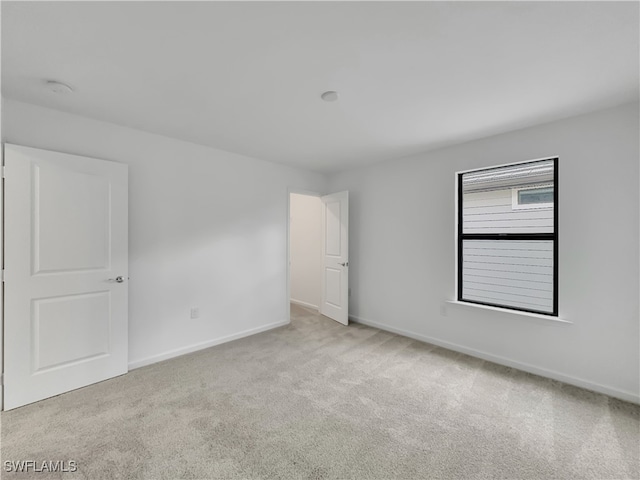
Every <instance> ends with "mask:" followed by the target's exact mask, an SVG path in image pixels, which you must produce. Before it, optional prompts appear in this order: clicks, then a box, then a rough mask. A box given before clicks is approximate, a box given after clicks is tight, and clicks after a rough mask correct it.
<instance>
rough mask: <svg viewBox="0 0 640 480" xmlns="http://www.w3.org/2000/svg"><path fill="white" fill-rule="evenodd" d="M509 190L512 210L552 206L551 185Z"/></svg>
mask: <svg viewBox="0 0 640 480" xmlns="http://www.w3.org/2000/svg"><path fill="white" fill-rule="evenodd" d="M511 192H512V195H511V207H512V208H513V209H514V210H527V209H532V208H553V185H536V186H533V187H519V188H512V189H511Z"/></svg>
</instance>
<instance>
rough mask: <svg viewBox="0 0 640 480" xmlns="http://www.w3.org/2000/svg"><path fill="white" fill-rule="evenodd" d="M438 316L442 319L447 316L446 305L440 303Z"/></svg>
mask: <svg viewBox="0 0 640 480" xmlns="http://www.w3.org/2000/svg"><path fill="white" fill-rule="evenodd" d="M440 315H442V316H443V317H446V316H447V304H446V303H442V304H441V305H440Z"/></svg>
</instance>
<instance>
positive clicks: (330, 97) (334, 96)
mask: <svg viewBox="0 0 640 480" xmlns="http://www.w3.org/2000/svg"><path fill="white" fill-rule="evenodd" d="M320 98H322V100H324V101H325V102H335V101H336V100H338V92H334V91H333V90H329V91H327V92H324V93H323V94H322V95H320Z"/></svg>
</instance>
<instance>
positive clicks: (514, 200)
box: [511, 183, 554, 210]
mask: <svg viewBox="0 0 640 480" xmlns="http://www.w3.org/2000/svg"><path fill="white" fill-rule="evenodd" d="M553 186H554V185H553V183H541V184H538V185H527V186H526V187H512V188H511V209H512V210H538V209H540V208H553V202H550V203H518V193H519V192H521V191H522V190H534V189H538V188H548V187H553Z"/></svg>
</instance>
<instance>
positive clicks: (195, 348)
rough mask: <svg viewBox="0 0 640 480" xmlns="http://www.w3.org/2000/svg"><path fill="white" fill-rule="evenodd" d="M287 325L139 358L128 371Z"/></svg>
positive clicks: (236, 334) (266, 326) (246, 332)
mask: <svg viewBox="0 0 640 480" xmlns="http://www.w3.org/2000/svg"><path fill="white" fill-rule="evenodd" d="M288 324H289V321H288V320H285V321H282V322H275V323H270V324H268V325H264V326H262V327H257V328H251V329H249V330H244V331H242V332H238V333H234V334H233V335H227V336H226V337H220V338H215V339H213V340H207V341H206V342H200V343H195V344H193V345H188V346H186V347H182V348H177V349H175V350H170V351H168V352H165V353H160V354H157V355H151V356H150V357H146V358H141V359H139V360H133V361H131V362H129V370H135V369H136V368H140V367H145V366H147V365H151V364H152V363H157V362H161V361H163V360H168V359H170V358H174V357H179V356H181V355H186V354H187V353H192V352H197V351H198V350H203V349H205V348H209V347H213V346H215V345H220V344H221V343H227V342H231V341H233V340H238V339H240V338H244V337H248V336H250V335H255V334H256V333H261V332H266V331H267V330H272V329H274V328H278V327H282V326H284V325H288Z"/></svg>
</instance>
